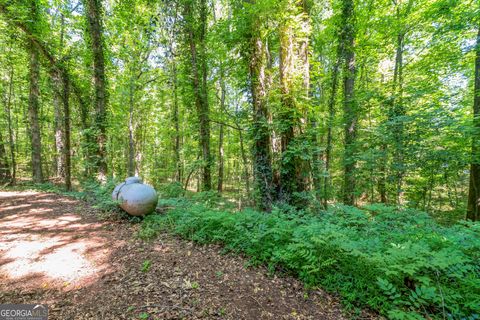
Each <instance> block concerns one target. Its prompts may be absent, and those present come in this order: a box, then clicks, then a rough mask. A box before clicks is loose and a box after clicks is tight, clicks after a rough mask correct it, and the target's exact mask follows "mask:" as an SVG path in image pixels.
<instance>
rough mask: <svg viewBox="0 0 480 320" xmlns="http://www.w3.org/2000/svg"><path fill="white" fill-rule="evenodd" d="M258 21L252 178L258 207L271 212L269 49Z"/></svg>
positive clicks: (252, 70) (252, 65) (254, 48)
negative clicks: (267, 73) (267, 64)
mask: <svg viewBox="0 0 480 320" xmlns="http://www.w3.org/2000/svg"><path fill="white" fill-rule="evenodd" d="M259 27H260V25H259V21H258V19H257V20H256V21H255V22H254V24H253V25H252V26H251V32H252V38H251V46H250V48H251V50H252V51H251V52H250V57H249V59H250V63H249V73H250V84H251V88H250V91H251V96H252V102H253V124H252V136H253V137H254V145H253V175H254V179H255V188H256V191H257V193H258V201H257V206H258V207H259V208H260V209H262V210H265V211H270V210H271V209H272V203H273V189H274V188H273V175H272V155H271V145H270V141H271V134H270V129H269V125H268V116H269V115H268V107H267V82H266V75H265V67H266V58H267V48H266V45H265V43H264V42H263V39H262V38H261V36H260V32H259V30H258V28H259Z"/></svg>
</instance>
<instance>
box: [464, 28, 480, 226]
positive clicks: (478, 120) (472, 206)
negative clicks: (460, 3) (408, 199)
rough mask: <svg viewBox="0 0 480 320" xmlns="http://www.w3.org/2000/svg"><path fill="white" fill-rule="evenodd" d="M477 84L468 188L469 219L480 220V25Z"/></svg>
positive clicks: (476, 71) (479, 30)
mask: <svg viewBox="0 0 480 320" xmlns="http://www.w3.org/2000/svg"><path fill="white" fill-rule="evenodd" d="M475 52H476V56H475V84H474V97H473V127H474V129H475V131H474V132H475V133H474V136H473V142H472V163H471V164H470V185H469V189H468V205H467V219H468V220H472V221H478V220H480V27H479V28H478V34H477V46H476V49H475Z"/></svg>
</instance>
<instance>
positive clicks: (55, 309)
mask: <svg viewBox="0 0 480 320" xmlns="http://www.w3.org/2000/svg"><path fill="white" fill-rule="evenodd" d="M96 214H97V212H96V211H95V210H94V209H92V208H90V207H89V206H87V205H86V204H85V203H83V202H81V201H76V200H72V199H69V198H66V197H62V196H58V195H54V194H46V193H37V192H1V191H0V303H47V304H48V305H49V310H50V318H49V319H62V320H64V319H75V320H76V319H140V318H142V319H146V318H148V319H255V320H256V319H344V318H346V317H345V316H344V315H343V313H342V311H341V309H340V306H339V303H338V300H337V299H336V298H334V297H332V296H330V295H328V294H326V293H324V292H322V291H320V290H313V291H308V292H307V291H305V289H304V288H303V286H302V284H301V283H300V282H298V281H296V280H295V279H292V278H288V277H284V278H279V277H277V276H268V275H267V272H266V270H264V269H262V268H256V269H252V268H246V267H245V265H246V260H245V259H243V258H240V257H238V256H229V255H221V254H220V252H221V248H220V247H218V246H198V245H195V244H194V243H191V242H187V241H182V240H179V239H177V238H174V237H172V236H170V235H168V234H162V235H161V236H160V237H159V238H158V239H156V240H155V241H151V242H144V241H141V240H139V239H137V238H136V237H135V236H134V234H135V233H136V231H137V226H136V225H131V224H129V223H126V222H125V221H122V220H118V219H112V220H111V221H110V220H108V221H105V220H99V219H98V218H97V217H96ZM347 318H348V317H347ZM363 318H372V316H370V315H364V316H363Z"/></svg>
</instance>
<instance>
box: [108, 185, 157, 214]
mask: <svg viewBox="0 0 480 320" xmlns="http://www.w3.org/2000/svg"><path fill="white" fill-rule="evenodd" d="M112 199H113V200H119V201H120V207H121V208H122V209H123V210H125V211H126V212H127V213H129V214H131V215H132V216H143V215H146V214H148V213H150V212H152V211H153V210H155V208H156V207H157V203H158V195H157V192H156V191H155V189H153V188H152V187H151V186H149V185H146V184H143V182H142V180H141V179H140V178H138V177H128V178H127V179H125V182H123V183H121V184H119V185H117V186H116V187H115V189H113V192H112Z"/></svg>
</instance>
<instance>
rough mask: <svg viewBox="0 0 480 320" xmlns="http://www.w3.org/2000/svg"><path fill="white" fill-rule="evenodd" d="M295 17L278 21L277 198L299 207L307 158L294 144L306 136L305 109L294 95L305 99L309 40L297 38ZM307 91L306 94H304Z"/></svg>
mask: <svg viewBox="0 0 480 320" xmlns="http://www.w3.org/2000/svg"><path fill="white" fill-rule="evenodd" d="M286 10H287V11H289V12H290V13H291V14H292V15H293V14H295V13H297V14H298V12H302V11H304V8H303V7H298V3H294V2H293V1H290V0H289V1H288V4H287V8H286ZM294 23H295V22H294V21H292V20H291V18H284V20H283V21H282V22H281V23H280V29H279V37H280V93H281V101H282V110H281V113H280V122H281V130H280V131H281V132H280V134H281V151H282V161H281V170H280V184H281V191H280V199H281V200H283V201H285V202H287V203H290V204H292V205H296V206H300V207H302V206H303V205H304V204H305V203H304V201H305V199H304V198H301V197H298V196H297V195H298V194H299V193H301V192H304V191H306V190H308V187H309V174H310V168H309V163H308V161H305V160H304V159H302V155H301V154H299V153H300V152H305V151H307V150H301V151H298V149H297V147H299V146H301V144H302V140H304V139H306V137H305V124H306V112H305V110H301V108H300V106H299V104H298V103H297V97H301V98H303V99H304V100H306V99H308V89H309V88H308V87H309V80H310V78H309V67H308V40H306V39H303V40H301V41H300V42H298V41H297V39H298V38H301V37H299V36H303V37H306V34H308V31H307V32H305V35H299V34H296V32H295V29H294ZM297 47H299V48H300V50H299V54H298V56H295V49H296V48H297ZM298 60H299V61H301V63H302V64H303V66H302V68H303V72H302V79H301V83H302V84H303V86H302V87H303V88H302V89H303V90H301V91H300V92H298V89H296V84H297V83H298V82H300V81H299V79H298V78H297V77H298V76H297V75H296V74H295V68H296V65H295V62H296V61H298ZM305 93H306V95H305Z"/></svg>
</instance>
